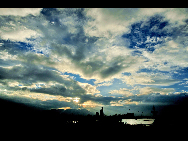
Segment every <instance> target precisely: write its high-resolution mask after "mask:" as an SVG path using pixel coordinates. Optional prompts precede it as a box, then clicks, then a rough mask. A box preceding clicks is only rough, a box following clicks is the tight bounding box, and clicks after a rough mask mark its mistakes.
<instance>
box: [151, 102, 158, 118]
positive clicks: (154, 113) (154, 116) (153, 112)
mask: <svg viewBox="0 0 188 141" xmlns="http://www.w3.org/2000/svg"><path fill="white" fill-rule="evenodd" d="M152 109H153V111H151V113H152V114H153V118H156V116H157V111H155V106H154V105H153V108H152Z"/></svg>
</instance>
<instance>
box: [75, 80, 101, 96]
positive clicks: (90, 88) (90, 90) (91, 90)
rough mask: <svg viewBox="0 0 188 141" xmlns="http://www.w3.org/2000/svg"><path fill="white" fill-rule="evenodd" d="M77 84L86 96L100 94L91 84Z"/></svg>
mask: <svg viewBox="0 0 188 141" xmlns="http://www.w3.org/2000/svg"><path fill="white" fill-rule="evenodd" d="M78 84H79V85H80V86H81V87H82V88H83V89H84V90H85V91H86V94H91V95H94V94H99V93H100V91H99V90H97V88H96V86H92V85H91V84H88V83H81V82H78Z"/></svg>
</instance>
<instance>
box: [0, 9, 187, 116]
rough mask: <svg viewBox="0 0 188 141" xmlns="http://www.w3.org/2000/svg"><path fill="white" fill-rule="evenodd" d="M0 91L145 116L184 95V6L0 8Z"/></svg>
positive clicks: (34, 102)
mask: <svg viewBox="0 0 188 141" xmlns="http://www.w3.org/2000/svg"><path fill="white" fill-rule="evenodd" d="M0 21H1V22H0V98H1V99H6V100H11V101H14V102H18V103H23V104H25V105H30V106H34V107H38V108H41V109H53V108H56V109H64V110H67V109H84V110H87V111H89V112H93V113H95V112H97V111H98V112H99V110H100V109H101V107H104V114H106V115H113V114H116V113H117V114H126V113H127V112H134V113H135V115H140V114H143V115H151V110H152V107H153V105H155V106H156V107H158V110H159V109H160V107H163V106H167V105H178V104H181V103H183V102H184V101H185V99H186V95H187V94H188V92H187V91H188V85H187V84H188V55H187V53H188V37H187V36H188V26H187V25H188V9H183V8H181V9H178V8H175V9H173V8H154V9H153V8H120V9H118V8H106V9H105V8H91V9H90V8H86V9H82V8H78V9H77V8H71V9H69V8H57V9H55V8H50V9H48V8H43V9H42V8H16V9H14V8H13V9H8V8H0Z"/></svg>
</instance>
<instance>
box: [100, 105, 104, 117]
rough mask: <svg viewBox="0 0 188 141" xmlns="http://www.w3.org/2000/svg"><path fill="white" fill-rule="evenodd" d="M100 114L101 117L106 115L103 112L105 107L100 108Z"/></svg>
mask: <svg viewBox="0 0 188 141" xmlns="http://www.w3.org/2000/svg"><path fill="white" fill-rule="evenodd" d="M100 116H101V117H103V116H104V113H103V107H102V109H101V110H100Z"/></svg>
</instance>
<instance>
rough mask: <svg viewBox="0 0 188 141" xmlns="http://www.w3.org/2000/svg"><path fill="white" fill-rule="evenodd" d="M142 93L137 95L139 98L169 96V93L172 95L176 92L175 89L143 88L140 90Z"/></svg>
mask: <svg viewBox="0 0 188 141" xmlns="http://www.w3.org/2000/svg"><path fill="white" fill-rule="evenodd" d="M139 91H140V93H139V94H137V96H140V95H148V94H153V93H160V94H161V95H168V94H169V93H172V92H174V91H175V89H174V88H155V87H143V88H140V89H139Z"/></svg>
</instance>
